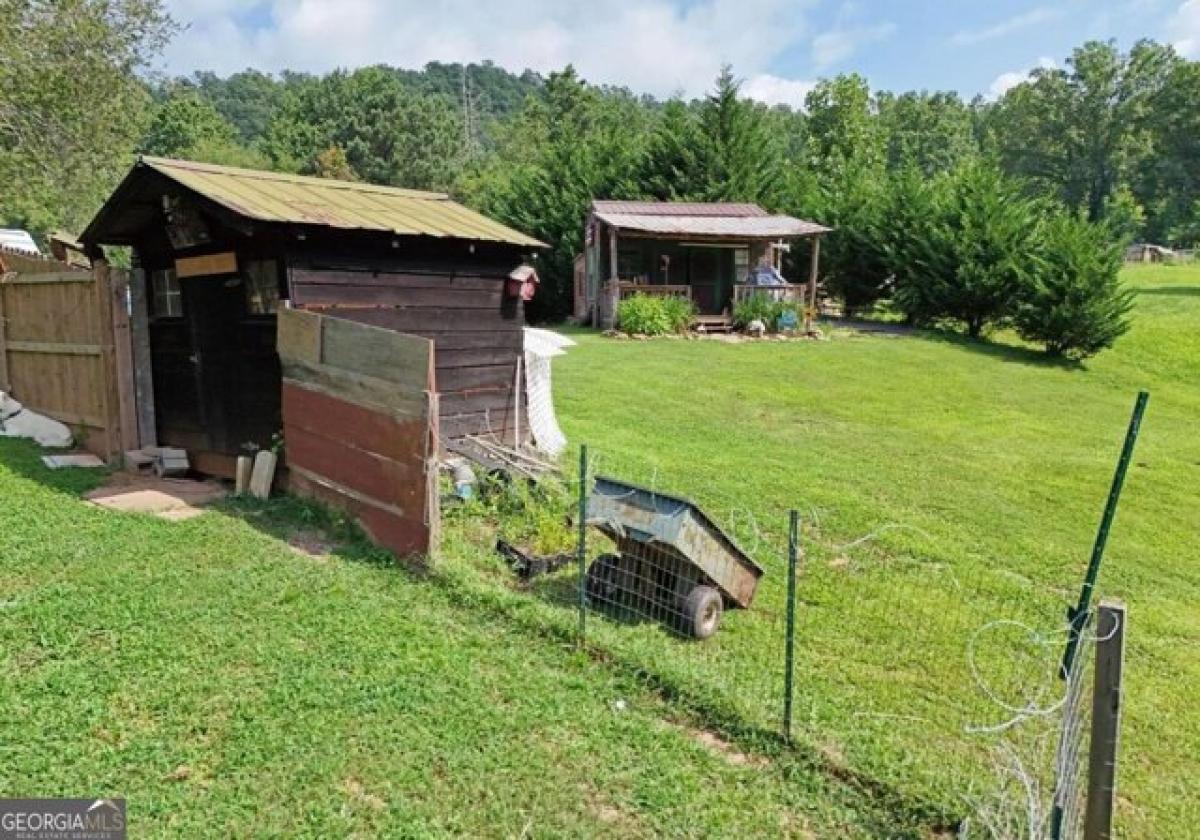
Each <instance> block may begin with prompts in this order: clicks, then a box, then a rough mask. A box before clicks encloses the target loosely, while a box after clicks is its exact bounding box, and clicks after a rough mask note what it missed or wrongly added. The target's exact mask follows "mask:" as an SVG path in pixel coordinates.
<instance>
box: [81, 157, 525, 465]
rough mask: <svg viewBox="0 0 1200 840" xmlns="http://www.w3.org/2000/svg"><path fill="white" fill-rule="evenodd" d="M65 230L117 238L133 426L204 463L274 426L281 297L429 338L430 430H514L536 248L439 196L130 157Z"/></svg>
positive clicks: (227, 459) (519, 425)
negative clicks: (96, 204) (434, 407)
mask: <svg viewBox="0 0 1200 840" xmlns="http://www.w3.org/2000/svg"><path fill="white" fill-rule="evenodd" d="M80 240H81V242H83V243H84V245H85V246H86V247H87V248H89V250H90V251H91V252H92V253H93V254H94V255H98V254H99V250H98V249H99V246H103V245H107V246H128V247H130V248H131V249H132V262H133V270H132V272H131V275H132V276H131V281H130V295H129V297H130V307H131V334H132V345H133V359H134V372H135V375H136V378H137V384H136V389H137V403H138V415H139V419H138V423H139V439H140V441H141V442H142V443H143V444H145V443H147V442H152V443H156V444H158V445H169V446H177V447H181V448H184V449H186V450H188V453H189V455H190V456H191V458H192V463H193V465H194V466H195V467H197V468H198V469H200V470H202V471H204V472H209V473H213V474H217V475H230V474H231V473H232V470H233V465H234V459H235V457H236V455H238V454H239V453H241V452H244V451H245V449H246V448H249V447H265V446H268V445H270V443H271V440H272V436H273V435H275V434H276V433H277V432H279V431H280V430H281V429H282V427H283V426H282V417H281V384H282V380H283V371H282V370H281V364H280V357H279V354H278V352H277V349H276V344H277V325H278V313H279V312H280V311H281V310H284V309H305V310H309V311H313V312H318V313H323V314H325V315H334V316H336V317H337V318H338V319H339V320H351V321H356V322H359V323H361V324H366V325H373V326H376V327H384V328H387V329H390V330H394V331H398V332H403V333H408V334H411V335H416V336H421V337H424V338H426V339H429V340H431V341H432V348H433V353H432V355H431V359H430V365H431V368H432V369H431V371H430V376H429V379H428V385H429V388H430V390H431V391H433V392H435V393H436V395H437V397H438V400H437V404H438V408H439V411H440V424H439V425H438V428H437V432H438V434H439V435H440V436H441V438H442V439H443V440H445V439H450V438H455V437H461V436H464V435H469V434H486V433H491V434H494V435H496V436H498V437H501V438H505V437H509V439H510V442H511V440H512V438H511V436H514V435H516V434H517V430H518V429H522V430H524V429H528V424H526V423H524V422H523V421H522V419H521V418H520V417H519V416H518V415H519V413H520V412H521V411H522V407H521V400H520V398H519V392H520V385H521V378H520V377H521V374H520V371H521V367H520V363H519V359H520V357H521V350H522V327H523V326H524V320H525V319H524V304H523V299H522V297H523V294H525V295H527V294H528V293H529V291H530V289H531V288H532V284H534V283H535V282H536V275H532V272H530V271H529V270H528V269H527V268H526V269H522V267H523V266H525V265H526V264H527V263H528V262H529V261H530V260H531V259H532V258H533V255H534V254H535V252H536V251H537V250H538V249H540V248H542V247H544V245H543V244H542V243H541V242H539V241H537V240H536V239H533V238H531V237H528V236H526V235H524V234H522V233H520V232H518V231H516V230H513V229H511V228H508V227H506V226H504V225H502V224H499V223H498V222H495V221H493V220H491V219H488V218H486V217H484V216H482V215H480V214H478V213H476V212H474V211H472V210H470V209H468V208H466V207H464V206H462V205H460V204H457V203H455V202H454V201H452V200H450V198H449V197H448V196H447V195H444V194H441V193H431V192H421V191H416V190H407V189H399V188H394V187H383V186H377V185H372V184H364V183H358V182H347V181H336V180H329V179H322V178H312V177H303V176H298V175H290V174H284V173H277V172H262V171H255V170H247V169H238V168H232V167H225V166H216V165H211V164H203V163H195V162H190V161H180V160H166V159H161V158H151V157H142V158H140V159H139V160H138V162H137V163H136V164H135V166H134V167H133V169H132V171H130V173H129V174H128V175H127V176H126V177H125V179H124V180H123V181H122V183H121V184H120V185H119V186H118V187H117V189H116V190H115V191H114V192H113V194H112V196H111V197H110V198H109V199H108V201H107V202H105V204H104V206H103V207H102V208H101V209H100V211H99V213H98V214H97V215H96V217H95V219H93V221H92V222H91V224H90V225H89V226H88V227H87V229H86V230H85V231H84V232H83V234H82V235H81V237H80ZM518 269H522V270H520V271H517V270H518ZM514 272H516V274H515V275H514ZM510 275H514V276H515V277H516V278H517V279H512V277H510ZM531 275H532V276H531Z"/></svg>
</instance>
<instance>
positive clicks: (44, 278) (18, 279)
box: [0, 271, 93, 286]
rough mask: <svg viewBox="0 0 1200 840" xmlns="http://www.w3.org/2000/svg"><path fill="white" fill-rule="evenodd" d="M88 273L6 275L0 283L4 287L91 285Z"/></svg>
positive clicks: (91, 278) (65, 272) (89, 273)
mask: <svg viewBox="0 0 1200 840" xmlns="http://www.w3.org/2000/svg"><path fill="white" fill-rule="evenodd" d="M92 280H93V277H92V275H91V272H88V271H47V272H45V273H44V274H6V275H4V276H3V279H2V280H0V283H3V284H4V285H6V286H40V285H43V284H47V283H91V282H92Z"/></svg>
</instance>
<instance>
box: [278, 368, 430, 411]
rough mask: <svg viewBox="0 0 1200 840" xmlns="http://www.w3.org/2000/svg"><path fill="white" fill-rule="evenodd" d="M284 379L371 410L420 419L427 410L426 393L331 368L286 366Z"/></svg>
mask: <svg viewBox="0 0 1200 840" xmlns="http://www.w3.org/2000/svg"><path fill="white" fill-rule="evenodd" d="M283 378H284V380H288V379H291V380H294V381H295V382H297V383H298V384H300V385H305V386H307V387H310V388H314V389H319V390H322V391H325V392H326V393H329V394H336V395H338V396H339V397H341V398H342V399H344V400H346V401H347V402H352V403H354V404H356V405H361V406H365V407H367V408H375V409H380V410H384V411H394V412H398V413H399V414H402V415H405V416H416V415H417V414H419V413H420V412H422V411H423V410H424V408H425V393H426V392H425V391H424V390H420V391H418V390H412V389H407V388H403V387H401V386H399V385H397V384H396V383H394V382H387V381H385V380H382V379H374V378H372V377H369V376H361V375H359V374H355V373H350V372H348V371H344V370H338V369H337V368H333V367H329V366H328V365H306V364H304V363H303V362H288V361H284V363H283Z"/></svg>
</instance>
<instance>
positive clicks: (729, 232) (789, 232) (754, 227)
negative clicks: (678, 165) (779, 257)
mask: <svg viewBox="0 0 1200 840" xmlns="http://www.w3.org/2000/svg"><path fill="white" fill-rule="evenodd" d="M596 218H598V219H600V220H601V221H603V222H607V223H608V224H610V225H612V226H613V227H615V228H617V229H618V230H622V231H631V232H635V233H647V234H657V235H663V236H683V237H686V236H718V237H727V238H744V239H776V238H788V237H795V236H816V235H818V234H823V233H828V232H829V231H830V228H827V227H825V226H824V225H819V224H817V223H816V222H808V221H805V220H803V219H794V218H792V217H791V216H734V217H724V216H696V215H680V216H665V215H658V214H641V213H611V212H599V211H598V212H597V213H596Z"/></svg>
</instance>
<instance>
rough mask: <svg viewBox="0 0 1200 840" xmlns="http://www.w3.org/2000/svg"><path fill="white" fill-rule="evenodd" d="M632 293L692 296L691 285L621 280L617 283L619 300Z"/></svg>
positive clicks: (654, 295) (656, 295)
mask: <svg viewBox="0 0 1200 840" xmlns="http://www.w3.org/2000/svg"><path fill="white" fill-rule="evenodd" d="M634 295H650V296H651V297H678V298H687V299H688V300H691V298H692V287H691V286H664V285H660V284H654V283H634V282H632V281H630V280H622V281H620V283H619V284H618V296H619V297H620V299H621V300H624V299H625V298H627V297H633V296H634Z"/></svg>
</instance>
